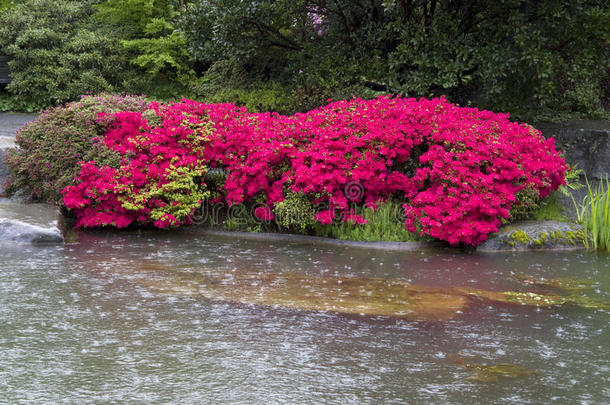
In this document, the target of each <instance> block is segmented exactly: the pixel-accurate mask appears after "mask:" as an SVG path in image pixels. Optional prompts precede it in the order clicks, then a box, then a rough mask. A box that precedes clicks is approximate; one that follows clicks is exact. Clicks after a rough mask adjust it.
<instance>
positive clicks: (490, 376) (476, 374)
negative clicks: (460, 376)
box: [447, 353, 540, 382]
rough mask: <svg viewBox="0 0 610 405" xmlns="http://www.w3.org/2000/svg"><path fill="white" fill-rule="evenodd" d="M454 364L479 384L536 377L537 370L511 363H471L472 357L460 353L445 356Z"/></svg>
mask: <svg viewBox="0 0 610 405" xmlns="http://www.w3.org/2000/svg"><path fill="white" fill-rule="evenodd" d="M447 357H448V358H449V359H451V360H452V361H453V362H454V363H455V364H457V365H459V366H462V367H465V368H467V369H468V370H469V371H470V374H471V375H470V377H468V379H469V380H474V381H480V382H498V381H500V378H519V377H530V376H538V375H540V373H539V372H538V371H537V370H529V369H527V368H524V367H521V366H518V365H516V364H512V363H499V364H489V365H488V364H483V363H479V362H474V361H472V360H473V359H474V357H469V356H465V355H463V354H461V353H455V354H450V355H449V356H447Z"/></svg>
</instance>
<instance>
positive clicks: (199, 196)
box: [119, 165, 210, 223]
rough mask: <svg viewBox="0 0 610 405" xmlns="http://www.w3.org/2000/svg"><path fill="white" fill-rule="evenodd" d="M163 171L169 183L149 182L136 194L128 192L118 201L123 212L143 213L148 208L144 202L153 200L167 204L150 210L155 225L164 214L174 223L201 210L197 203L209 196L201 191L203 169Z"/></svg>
mask: <svg viewBox="0 0 610 405" xmlns="http://www.w3.org/2000/svg"><path fill="white" fill-rule="evenodd" d="M167 170H168V171H169V172H170V173H169V174H168V175H167V179H168V180H170V181H169V182H168V183H165V184H162V185H159V184H157V183H155V182H149V183H148V184H146V186H145V187H144V188H142V189H140V190H139V192H138V193H134V192H133V190H129V191H128V192H126V195H125V196H122V197H120V198H119V200H120V201H121V202H122V206H123V208H125V209H126V210H129V211H139V210H143V209H146V208H148V206H147V202H148V201H151V200H153V199H156V200H159V201H170V202H171V203H170V204H165V205H163V206H158V207H155V208H153V209H152V210H151V212H150V218H151V219H152V220H153V221H159V220H161V219H162V218H164V217H165V216H167V215H168V214H169V215H172V216H173V217H175V218H176V220H177V222H178V223H182V222H184V221H185V220H186V219H187V218H188V217H190V216H191V215H192V214H193V212H194V211H195V210H196V209H198V208H199V207H200V206H201V202H202V201H203V200H205V199H206V198H208V197H209V195H210V193H209V192H208V191H207V190H205V189H203V188H202V187H201V182H202V179H203V178H204V175H205V167H196V168H193V169H190V168H187V167H175V166H173V165H171V166H170V167H169V168H168V169H167ZM139 202H141V203H139Z"/></svg>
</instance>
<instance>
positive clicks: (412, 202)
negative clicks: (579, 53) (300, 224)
mask: <svg viewBox="0 0 610 405" xmlns="http://www.w3.org/2000/svg"><path fill="white" fill-rule="evenodd" d="M147 118H148V119H147ZM114 120H115V121H114V122H115V123H114V125H113V127H112V129H111V130H110V131H109V132H108V133H107V134H106V137H105V142H106V145H107V146H108V148H110V149H111V150H114V151H117V152H118V153H120V154H121V155H122V156H123V162H122V166H121V168H120V169H119V170H116V168H115V169H113V168H109V167H101V168H98V167H96V166H95V162H87V163H83V164H82V169H81V175H80V177H79V178H78V182H77V183H78V184H77V185H76V186H72V187H67V188H66V189H65V190H64V194H65V198H64V202H65V204H66V206H67V207H68V208H71V209H73V210H75V211H76V214H77V216H78V218H79V224H80V225H81V226H99V225H108V224H113V225H115V226H119V227H120V226H126V225H127V224H130V223H132V222H134V221H138V222H140V223H147V222H154V224H155V225H156V226H161V227H163V226H170V225H172V226H173V225H179V224H182V223H188V222H189V220H190V215H192V211H193V209H194V208H195V206H196V205H197V204H196V203H195V198H191V199H188V203H185V202H181V203H179V205H180V208H181V211H180V212H181V215H178V216H176V215H174V214H175V213H174V211H171V210H168V209H167V207H168V206H170V207H171V206H173V204H174V203H175V201H173V200H172V195H171V193H170V194H168V193H165V194H164V193H156V194H155V192H154V190H157V189H158V188H161V189H163V187H164V186H165V185H166V184H171V183H172V182H175V181H176V179H178V178H180V177H184V175H181V176H176V175H175V171H176V170H178V169H179V170H181V171H183V172H186V173H188V174H189V176H190V178H191V179H193V184H194V186H193V188H192V189H191V190H188V188H189V186H187V185H186V184H185V185H183V186H184V188H179V190H180V193H178V194H180V195H181V196H183V197H185V196H188V193H189V192H191V193H192V194H195V195H197V196H202V195H203V194H204V191H203V188H202V187H203V186H202V184H201V182H200V183H197V181H199V180H197V181H195V179H199V178H202V179H203V178H205V172H206V169H207V168H218V169H223V170H224V172H226V173H227V178H226V181H225V183H224V186H223V188H222V189H221V190H218V191H220V192H221V198H224V199H225V201H226V202H227V203H228V204H229V205H232V204H239V203H244V202H246V203H247V202H250V203H265V204H266V208H257V210H256V212H255V215H256V216H257V217H258V218H260V219H263V220H272V219H273V207H274V206H275V205H276V204H277V203H279V202H281V201H283V200H284V198H285V196H286V195H287V194H288V193H301V194H302V195H305V196H306V197H307V198H308V199H309V200H310V201H311V202H312V203H314V204H321V205H322V206H324V207H325V209H323V210H321V211H319V212H318V213H317V215H316V220H317V221H319V222H320V223H322V224H328V223H330V222H332V221H333V220H336V219H337V217H339V218H340V219H341V220H343V221H350V222H354V223H363V222H365V221H364V220H363V219H362V218H361V217H359V216H358V215H355V214H354V213H353V209H352V208H353V206H354V205H358V204H365V205H367V206H369V207H372V208H375V207H376V204H378V203H379V202H382V201H385V200H387V199H389V198H400V199H403V200H404V209H405V215H406V223H405V225H406V226H407V228H408V229H410V230H413V231H415V230H417V229H418V230H419V232H420V233H421V234H425V235H430V236H433V237H435V238H438V239H442V240H446V241H448V242H449V243H451V244H453V245H456V244H472V245H476V244H479V243H480V242H482V241H483V240H485V238H486V237H487V234H488V233H490V232H494V231H496V230H497V229H498V227H499V225H500V224H501V220H502V218H504V219H506V218H508V216H509V211H510V209H511V207H512V205H513V204H514V202H515V195H516V194H517V193H518V192H520V191H522V190H525V189H528V190H534V191H535V192H536V193H537V194H538V196H539V197H540V198H542V197H544V196H546V195H548V193H549V192H550V191H551V190H554V189H557V188H558V187H559V186H560V185H561V184H564V176H565V171H566V168H567V167H566V164H565V162H564V160H563V159H562V158H561V157H560V156H559V153H558V152H557V151H556V150H555V147H554V140H553V139H549V140H545V139H544V138H543V137H542V136H541V134H540V132H539V131H537V130H535V129H533V128H531V127H530V126H527V125H525V124H519V123H514V122H510V121H509V120H508V115H504V114H495V113H492V112H488V111H479V110H477V109H473V108H462V107H458V106H455V105H453V104H451V103H448V102H447V101H446V100H444V99H443V98H441V99H433V100H426V99H420V100H416V99H407V98H402V97H395V98H392V97H380V98H378V99H374V100H369V101H365V100H361V99H354V100H350V101H339V102H335V103H331V104H329V105H327V106H325V107H321V108H319V109H316V110H313V111H310V112H307V113H299V114H296V115H293V116H288V117H287V116H281V115H278V114H275V113H273V114H271V113H261V114H252V113H248V111H246V110H245V109H244V108H236V107H235V106H234V105H232V104H203V103H197V102H194V101H190V100H182V101H181V102H178V103H173V104H170V105H168V106H160V105H158V104H151V105H150V106H149V107H148V109H147V110H146V111H144V113H139V112H132V113H118V114H115V115H114ZM172 173H174V174H172ZM151 184H153V185H154V186H151ZM142 190H145V192H143V191H142ZM100 193H101V194H102V195H103V198H102V199H101V200H100V199H99V197H100ZM160 194H162V195H160ZM197 201H199V200H197ZM136 208H137V209H136ZM189 210H190V211H189ZM151 215H152V216H151Z"/></svg>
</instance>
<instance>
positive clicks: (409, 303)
mask: <svg viewBox="0 0 610 405" xmlns="http://www.w3.org/2000/svg"><path fill="white" fill-rule="evenodd" d="M138 270H140V271H142V272H143V275H144V277H142V279H141V280H140V282H141V283H142V284H144V285H145V286H147V287H148V288H150V289H152V290H154V291H156V292H159V293H163V294H177V295H190V296H194V297H200V298H203V299H207V300H211V301H221V302H229V303H240V304H250V305H262V306H271V307H274V306H277V307H283V308H293V309H298V310H307V311H320V312H338V313H345V314H362V315H370V316H389V317H394V318H402V319H406V320H410V321H446V320H451V319H455V318H456V317H457V316H459V315H460V314H462V313H463V312H464V311H465V310H467V309H468V307H469V306H470V305H472V304H473V303H474V302H476V301H478V300H484V301H486V302H489V303H491V304H494V303H496V304H516V305H524V306H531V307H553V306H559V305H564V304H572V305H577V306H580V307H583V308H587V309H604V310H607V309H608V304H607V303H605V302H602V301H599V300H595V299H593V298H589V297H584V296H580V295H569V296H562V295H553V294H548V295H547V294H536V293H532V292H518V291H501V292H498V291H487V290H480V289H475V288H470V287H449V288H438V287H427V286H420V285H412V284H409V283H406V282H404V281H401V280H392V279H382V278H360V277H314V276H307V275H303V274H299V273H296V272H286V273H265V272H240V271H237V272H227V273H213V272H208V273H201V272H197V271H190V272H185V271H176V270H172V269H171V268H170V267H165V266H164V265H160V264H156V263H144V264H142V266H141V267H140V269H138Z"/></svg>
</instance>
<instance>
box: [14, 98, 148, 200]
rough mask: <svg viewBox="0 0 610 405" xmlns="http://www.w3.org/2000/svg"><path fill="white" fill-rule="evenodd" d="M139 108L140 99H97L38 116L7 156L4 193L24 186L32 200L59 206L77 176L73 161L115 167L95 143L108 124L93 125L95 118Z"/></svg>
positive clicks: (115, 161) (105, 150)
mask: <svg viewBox="0 0 610 405" xmlns="http://www.w3.org/2000/svg"><path fill="white" fill-rule="evenodd" d="M145 103H146V100H145V99H143V98H142V97H132V96H114V95H109V94H101V95H98V96H83V97H82V99H81V100H80V101H78V102H73V103H70V104H67V105H64V106H59V107H54V108H51V109H48V110H46V111H44V112H43V113H42V114H41V115H40V116H39V117H38V118H37V119H36V120H35V121H33V122H31V123H29V124H28V125H27V126H25V127H24V128H22V129H21V130H20V131H19V133H18V136H17V149H13V150H12V151H11V152H10V153H9V156H8V160H7V162H8V164H9V167H10V168H11V169H12V171H13V178H12V181H11V183H10V184H9V188H8V190H7V191H8V193H12V192H15V191H17V190H19V189H20V188H23V187H27V188H29V189H30V190H31V192H32V194H33V196H34V197H35V198H37V199H40V200H42V201H47V202H54V203H60V204H61V200H62V196H61V194H60V192H61V190H63V189H64V188H65V187H66V186H68V185H73V184H74V178H75V177H76V176H77V175H78V173H79V172H80V166H79V165H78V161H81V160H82V161H95V162H96V163H97V164H98V165H100V166H102V165H110V166H112V167H118V166H119V164H120V155H118V154H117V153H115V152H112V151H110V150H108V148H107V147H106V145H105V144H104V143H103V141H101V139H100V138H99V137H100V136H101V135H103V133H104V130H105V128H106V127H107V125H108V124H109V121H108V120H105V121H103V122H98V114H99V113H107V114H110V113H114V112H119V111H140V110H142V109H143V106H144V104H145Z"/></svg>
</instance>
